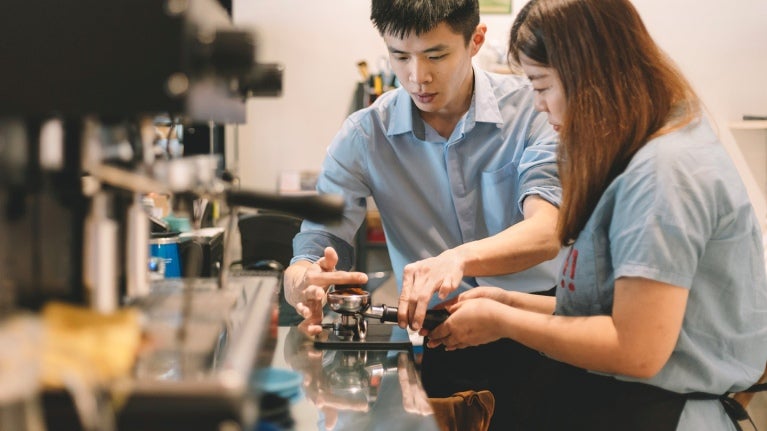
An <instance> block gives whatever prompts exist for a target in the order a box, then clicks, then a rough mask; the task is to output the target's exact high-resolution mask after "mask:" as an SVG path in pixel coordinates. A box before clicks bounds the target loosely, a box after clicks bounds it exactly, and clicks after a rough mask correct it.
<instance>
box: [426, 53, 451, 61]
mask: <svg viewBox="0 0 767 431" xmlns="http://www.w3.org/2000/svg"><path fill="white" fill-rule="evenodd" d="M445 57H447V54H442V55H432V56H431V57H429V60H442V59H443V58H445Z"/></svg>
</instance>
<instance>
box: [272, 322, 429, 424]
mask: <svg viewBox="0 0 767 431" xmlns="http://www.w3.org/2000/svg"><path fill="white" fill-rule="evenodd" d="M403 337H404V338H403ZM392 339H393V340H395V341H396V340H402V339H404V340H407V332H405V331H404V330H402V329H400V328H398V327H396V326H393V331H392ZM360 348H361V347H360V346H355V345H350V346H349V348H348V349H345V350H340V349H318V348H316V347H315V346H314V342H313V340H312V339H311V338H309V337H307V336H306V335H304V334H303V333H302V332H301V331H299V330H298V328H296V327H280V328H279V331H278V334H277V345H276V346H275V352H274V357H273V359H272V364H271V365H272V367H275V368H287V369H292V370H295V371H298V372H300V373H301V374H303V377H304V381H303V388H302V389H303V396H302V397H301V398H300V399H298V400H297V401H295V402H293V403H292V405H291V414H292V416H293V419H294V421H295V426H294V429H295V430H296V431H310V430H311V431H314V430H355V431H358V430H387V431H388V430H413V431H438V430H439V428H438V426H437V424H436V422H435V420H434V416H433V412H432V410H431V406H430V405H429V402H428V399H427V397H426V393H425V392H424V390H423V387H422V386H421V382H420V378H419V376H418V373H417V370H416V368H415V362H414V359H413V353H412V351H411V349H404V350H359V349H360Z"/></svg>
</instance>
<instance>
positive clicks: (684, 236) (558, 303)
mask: <svg viewBox="0 0 767 431" xmlns="http://www.w3.org/2000/svg"><path fill="white" fill-rule="evenodd" d="M509 56H510V58H511V59H513V61H514V62H515V63H517V64H518V65H520V66H521V68H522V70H524V72H525V74H526V75H527V76H528V78H529V79H530V81H531V82H532V85H533V87H534V89H535V91H536V95H537V98H536V109H538V110H540V111H545V112H547V113H548V116H549V122H550V123H551V124H552V125H553V126H554V128H555V129H556V130H557V131H558V132H559V134H560V140H561V147H560V154H559V167H560V176H561V179H562V186H563V202H562V206H561V208H560V214H559V220H558V228H559V232H560V239H561V241H562V244H563V245H572V249H571V253H570V256H569V258H568V260H567V262H566V263H565V266H564V268H563V270H562V272H561V275H560V280H559V287H558V288H557V295H556V298H548V297H542V296H533V295H527V294H524V293H518V292H510V291H503V290H500V289H497V288H490V287H482V288H476V289H473V290H472V291H469V292H466V293H463V294H462V295H460V296H459V297H458V298H457V301H456V302H455V303H451V304H450V305H448V309H449V311H450V312H451V316H450V318H449V319H448V320H447V321H445V323H444V324H443V325H441V326H439V327H438V328H436V329H435V330H433V331H432V332H431V333H430V334H429V341H428V343H429V345H430V346H437V345H440V344H442V345H444V346H445V347H446V348H447V349H457V348H463V347H466V346H471V345H477V344H484V343H488V342H490V341H493V340H496V339H499V338H512V339H515V340H517V341H519V342H521V343H523V344H525V345H527V346H529V347H531V348H533V349H536V350H538V351H540V352H541V353H543V354H544V355H545V357H546V358H551V359H552V360H549V359H546V358H544V357H542V360H543V361H548V362H550V363H549V364H548V366H547V367H546V368H547V371H546V372H545V373H542V374H541V376H538V377H540V382H541V385H539V386H543V387H544V388H542V389H541V391H540V392H541V394H539V395H538V396H540V398H536V394H535V392H536V391H531V399H532V401H531V402H530V404H529V405H528V407H529V408H528V410H527V413H529V414H528V417H527V420H528V421H529V424H530V427H531V428H532V429H588V430H596V429H604V430H608V429H609V430H618V429H621V430H626V429H636V430H640V429H647V430H662V429H668V430H675V429H676V430H714V429H716V430H727V429H735V425H734V424H733V421H731V420H730V418H728V416H727V413H726V410H725V408H724V404H725V402H724V401H722V400H720V399H719V396H720V395H722V394H725V393H728V392H733V391H739V390H743V389H745V388H747V387H749V386H750V385H751V384H753V383H754V382H755V381H756V380H757V379H758V378H759V376H760V375H761V373H762V371H763V370H764V368H765V361H766V360H767V286H766V284H767V283H766V281H767V280H766V278H765V268H764V260H763V259H764V258H763V256H764V255H763V250H762V245H761V240H762V236H761V233H760V228H759V222H758V220H757V217H756V216H755V214H754V211H753V208H752V207H751V205H750V203H749V200H748V196H747V194H746V190H745V188H744V186H743V184H742V182H741V180H740V178H739V175H738V173H737V171H736V169H735V167H734V166H733V164H732V163H731V161H730V159H729V158H728V155H727V153H726V151H725V149H724V148H723V147H722V145H721V144H720V142H719V141H718V139H717V137H716V135H715V133H714V132H713V131H712V128H711V126H710V124H709V122H708V121H707V120H706V119H705V118H703V117H702V116H701V113H700V103H699V101H698V99H697V98H696V96H695V94H694V93H693V91H692V89H691V88H690V86H689V84H688V83H687V82H686V81H685V79H684V78H683V77H682V76H681V74H680V73H679V71H678V70H677V69H676V68H675V66H674V65H673V64H672V62H671V61H670V60H669V59H668V58H667V57H666V56H665V55H664V54H663V53H662V52H661V50H660V49H659V48H658V46H657V45H656V44H655V43H654V41H653V40H652V38H651V37H650V35H649V34H648V32H647V30H646V28H645V27H644V24H643V23H642V20H641V18H640V17H639V15H638V13H637V11H636V10H635V9H634V7H633V6H632V5H631V3H630V2H629V1H628V0H537V1H536V0H533V1H531V2H530V3H529V4H528V5H526V6H525V8H524V9H523V11H522V12H520V14H519V16H518V17H517V19H516V21H515V23H514V25H513V27H512V30H511V36H510V43H509ZM587 370H588V371H587ZM497 407H498V408H504V407H503V406H497ZM520 414H526V413H525V411H522V410H520Z"/></svg>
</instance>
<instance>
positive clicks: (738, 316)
mask: <svg viewBox="0 0 767 431" xmlns="http://www.w3.org/2000/svg"><path fill="white" fill-rule="evenodd" d="M561 275H562V277H561V279H560V282H559V286H560V287H559V288H558V289H557V309H556V313H557V314H561V315H573V316H582V315H609V314H611V312H612V304H613V290H614V283H615V280H616V279H617V278H620V277H644V278H648V279H652V280H657V281H661V282H664V283H669V284H673V285H677V286H681V287H684V288H687V289H690V294H689V299H688V302H687V309H686V310H685V316H684V321H683V324H682V329H681V333H680V335H679V340H678V341H677V344H676V347H675V348H674V351H673V353H672V355H671V357H670V359H669V360H668V362H667V363H666V365H665V366H664V367H663V368H662V369H661V371H660V372H659V373H658V374H657V375H656V376H654V377H652V378H650V379H631V378H627V377H623V376H616V377H618V378H619V379H624V380H637V381H642V382H645V383H649V384H652V385H655V386H659V387H662V388H665V389H668V390H672V391H676V392H681V393H686V392H696V391H697V392H707V393H712V394H722V393H725V392H727V391H737V390H741V389H744V388H746V387H748V386H750V385H751V384H753V383H754V382H755V381H756V380H757V379H758V378H759V376H760V375H761V374H762V372H763V370H764V367H765V361H767V278H766V277H765V267H764V252H763V248H762V234H761V232H760V224H759V221H758V219H757V217H756V215H755V213H754V210H753V208H752V206H751V203H750V201H749V198H748V196H747V194H746V189H745V186H744V185H743V183H742V181H741V179H740V176H739V175H738V172H737V170H736V168H735V167H734V165H733V164H732V162H731V160H730V158H729V156H728V154H727V152H726V151H725V149H724V148H723V147H722V145H721V144H720V142H719V140H718V138H717V137H716V135H715V134H714V132H713V131H712V130H711V127H710V126H709V124H708V122H707V121H705V120H701V121H700V122H699V123H696V124H694V125H691V126H688V127H687V128H685V129H682V130H679V131H676V132H673V133H670V134H667V135H664V136H662V137H660V138H657V139H654V140H653V141H651V142H649V143H648V144H647V145H646V146H645V147H643V148H642V149H641V150H640V151H639V152H637V154H636V155H635V156H634V157H633V159H632V160H631V162H630V164H629V166H628V167H627V168H626V170H625V171H624V172H623V173H622V174H621V175H619V176H618V177H617V178H616V179H615V180H614V181H613V182H612V183H611V184H610V186H609V187H608V188H607V190H606V191H605V193H604V194H603V195H602V197H601V199H600V200H599V202H598V204H597V206H596V209H595V210H594V212H593V214H592V216H591V218H590V219H589V221H588V223H587V225H586V227H585V229H584V230H583V232H581V234H580V235H579V237H578V239H577V240H576V242H575V244H574V245H573V248H572V251H571V253H570V255H569V257H568V259H567V262H566V266H565V268H564V270H563V271H562V274H561ZM731 426H732V424H731V423H730V422H729V419H727V418H726V417H725V416H724V411H723V409H722V408H721V405H720V404H719V402H718V401H690V402H688V403H687V405H686V408H685V410H684V412H683V415H682V420H681V422H680V426H679V428H678V429H680V430H701V429H706V430H714V429H717V430H718V429H722V430H725V429H730V428H731Z"/></svg>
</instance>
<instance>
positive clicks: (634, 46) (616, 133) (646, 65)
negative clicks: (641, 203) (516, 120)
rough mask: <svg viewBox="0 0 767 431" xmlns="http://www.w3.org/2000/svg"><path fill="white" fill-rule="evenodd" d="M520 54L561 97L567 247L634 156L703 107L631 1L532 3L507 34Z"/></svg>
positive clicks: (513, 52) (562, 223)
mask: <svg viewBox="0 0 767 431" xmlns="http://www.w3.org/2000/svg"><path fill="white" fill-rule="evenodd" d="M520 53H523V54H525V55H526V56H527V57H529V58H530V59H532V60H533V61H535V62H537V63H540V64H541V65H542V66H544V67H552V68H553V69H554V70H556V71H557V73H558V74H559V77H560V79H561V81H562V84H563V87H564V92H565V97H566V100H567V102H566V103H567V107H566V113H565V118H564V121H563V124H562V128H561V129H560V142H561V144H560V147H559V148H560V149H559V155H558V163H559V174H560V179H561V181H562V204H561V206H560V212H559V221H558V229H559V235H560V240H561V241H562V244H564V245H567V244H570V243H572V242H573V241H574V240H575V239H576V238H577V237H578V234H579V233H580V232H581V230H583V227H584V226H585V225H586V222H587V221H588V219H589V217H590V216H591V213H592V212H593V211H594V208H595V207H596V204H597V202H598V201H599V199H600V197H601V196H602V194H603V193H604V191H605V189H606V188H607V186H608V185H609V184H610V182H611V181H612V180H613V179H615V177H616V176H618V175H619V174H620V173H621V172H623V170H624V169H625V168H626V166H627V165H628V163H629V161H630V160H631V158H632V157H633V156H634V154H636V152H637V151H638V150H639V149H640V148H642V146H644V145H645V144H646V143H647V141H649V140H650V139H652V138H653V137H656V136H659V135H662V134H664V133H668V132H669V131H671V130H675V129H678V128H680V127H683V126H685V125H686V124H688V123H690V122H692V121H694V120H695V119H696V118H697V117H698V116H699V114H700V107H699V102H698V99H697V97H696V96H695V94H694V92H693V90H692V88H691V87H690V85H689V84H688V83H687V81H686V80H685V78H684V77H683V76H682V75H681V73H680V72H679V71H678V70H677V68H676V66H675V65H674V64H673V62H672V61H671V60H670V59H669V58H668V57H667V56H666V55H665V54H664V53H663V52H662V51H661V49H660V48H659V47H658V46H657V45H656V44H655V42H654V41H653V39H652V38H651V37H650V34H649V33H648V32H647V29H646V28H645V26H644V24H643V22H642V20H641V18H640V17H639V14H638V13H637V11H636V9H634V6H633V5H632V4H631V3H630V2H629V1H628V0H531V1H530V3H528V4H527V5H526V6H525V7H524V8H523V10H522V11H521V12H520V13H519V15H518V16H517V19H516V20H515V22H514V25H513V26H512V29H511V35H510V40H509V57H510V60H512V61H514V62H516V63H517V64H518V63H519V54H520Z"/></svg>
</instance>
